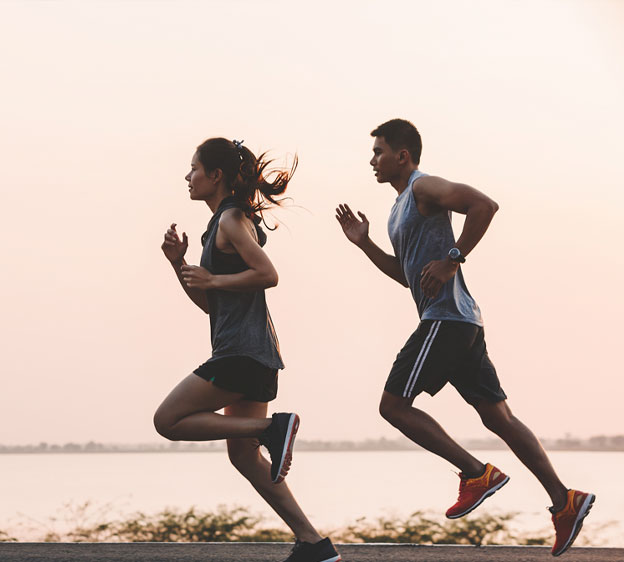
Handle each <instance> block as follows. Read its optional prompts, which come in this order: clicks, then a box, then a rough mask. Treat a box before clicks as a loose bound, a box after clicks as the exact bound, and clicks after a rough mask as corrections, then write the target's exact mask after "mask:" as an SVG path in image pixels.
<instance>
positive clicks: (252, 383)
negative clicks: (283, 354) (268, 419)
mask: <svg viewBox="0 0 624 562" xmlns="http://www.w3.org/2000/svg"><path fill="white" fill-rule="evenodd" d="M193 372H194V373H195V374H196V375H197V376H199V377H201V378H202V379H204V380H207V381H209V382H212V384H214V385H215V386H218V387H219V388H222V389H223V390H229V391H230V392H238V393H240V394H243V398H244V399H245V400H252V401H254V402H270V401H271V400H274V399H275V397H276V396H277V369H272V368H271V367H267V366H266V365H263V364H262V363H259V362H258V361H256V360H255V359H252V358H251V357H245V356H240V357H219V358H213V359H209V360H208V361H206V362H205V363H204V364H203V365H200V366H199V367H197V369H195V370H194V371H193Z"/></svg>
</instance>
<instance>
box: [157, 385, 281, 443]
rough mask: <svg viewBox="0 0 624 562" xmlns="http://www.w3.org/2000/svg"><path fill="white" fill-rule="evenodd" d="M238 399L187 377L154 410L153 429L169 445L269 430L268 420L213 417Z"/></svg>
mask: <svg viewBox="0 0 624 562" xmlns="http://www.w3.org/2000/svg"><path fill="white" fill-rule="evenodd" d="M242 396H243V395H242V394H239V393H237V392H230V391H228V390H223V389H221V388H218V387H217V386H215V385H214V384H212V383H211V382H208V381H206V380H204V379H202V378H201V377H198V376H197V375H195V374H192V375H189V376H188V377H186V378H185V379H183V380H182V381H181V382H180V384H178V385H177V386H176V387H175V388H174V389H173V390H172V391H171V392H170V393H169V395H168V396H167V397H166V398H165V400H164V401H163V403H162V404H161V405H160V406H159V407H158V410H156V413H155V414H154V426H155V427H156V430H157V431H158V433H160V434H161V435H162V436H163V437H166V438H167V439H171V440H172V441H212V440H215V439H227V438H228V437H258V436H259V435H260V434H261V433H262V432H263V431H264V430H265V429H266V428H267V427H268V426H269V424H270V423H271V420H270V419H266V418H260V417H257V416H256V417H246V416H231V415H230V416H224V415H221V414H217V413H215V412H216V411H217V410H221V409H222V408H224V407H225V406H228V405H229V404H233V403H234V402H237V401H238V400H240V399H241V398H242ZM265 413H266V412H265Z"/></svg>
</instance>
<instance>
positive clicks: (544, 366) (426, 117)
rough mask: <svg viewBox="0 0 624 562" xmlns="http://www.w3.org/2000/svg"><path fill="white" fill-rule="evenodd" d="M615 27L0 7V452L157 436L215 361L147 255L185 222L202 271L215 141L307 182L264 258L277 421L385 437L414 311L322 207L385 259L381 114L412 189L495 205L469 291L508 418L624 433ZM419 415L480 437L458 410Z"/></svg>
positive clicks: (370, 8)
mask: <svg viewBox="0 0 624 562" xmlns="http://www.w3.org/2000/svg"><path fill="white" fill-rule="evenodd" d="M623 23H624V4H623V3H621V2H618V1H617V0H615V1H607V0H604V1H599V0H592V1H589V0H587V1H574V0H571V1H543V0H540V1H527V2H515V1H506V0H495V1H494V0H493V1H476V2H462V1H459V0H458V1H442V2H438V1H436V2H433V1H428V2H426V1H414V0H410V1H404V2H399V1H385V2H370V1H368V2H366V1H362V0H359V1H345V2H308V3H305V4H304V3H298V2H292V1H290V2H269V1H266V2H252V1H219V2H218V1H214V2H209V1H206V2H190V1H176V2H165V1H159V2H152V1H134V2H133V1H130V2H114V1H110V2H89V1H83V2H27V1H26V2H25V1H19V2H10V1H9V2H7V1H2V2H0V75H1V76H2V88H1V89H0V100H1V103H0V123H1V127H0V155H1V157H2V161H1V164H0V188H1V195H0V196H1V200H0V204H1V206H2V210H3V220H2V222H1V228H2V234H3V240H4V244H5V246H4V251H3V260H2V261H3V275H2V291H1V298H2V319H3V321H2V328H1V330H2V334H1V341H2V348H3V351H2V354H1V356H0V357H1V363H0V369H1V377H2V390H1V392H0V443H3V444H11V443H27V442H30V443H37V442H39V441H48V442H66V441H70V440H73V441H87V440H90V439H93V440H97V441H106V442H108V441H118V442H137V441H157V440H159V439H160V438H159V437H158V436H157V435H156V433H155V431H154V429H153V426H152V414H153V411H154V409H155V408H156V407H157V405H158V404H159V403H160V401H161V400H162V398H163V397H164V396H165V395H166V394H167V393H168V391H169V390H170V389H171V388H172V387H173V386H174V385H175V384H176V383H177V382H178V381H179V380H180V379H181V378H182V377H184V376H186V375H187V374H188V373H190V372H191V371H192V370H193V369H194V368H195V367H196V366H197V365H199V364H200V363H202V362H203V361H205V360H206V359H207V358H208V357H209V356H210V333H209V322H208V317H207V316H205V315H204V314H203V313H202V312H201V311H200V310H199V309H197V308H195V307H194V306H193V305H192V303H191V302H190V301H189V300H188V299H187V298H186V296H185V295H184V294H183V293H182V290H181V289H180V288H179V286H178V283H177V280H176V279H175V277H174V275H173V272H172V270H171V268H170V267H169V265H168V263H167V262H166V260H165V258H164V257H163V255H162V252H161V250H160V244H161V240H162V235H163V233H164V230H165V229H166V228H167V226H168V225H169V224H170V223H171V222H177V223H178V225H179V228H180V229H181V230H184V231H186V232H187V233H188V234H189V237H190V240H191V247H190V249H189V253H188V260H189V261H190V262H191V263H197V261H198V259H199V255H200V251H201V247H200V243H199V238H200V235H201V233H202V232H203V230H204V228H205V225H206V223H207V221H208V220H209V218H210V212H209V209H208V208H207V207H206V206H205V205H204V204H202V203H199V202H192V201H190V200H189V197H188V192H187V187H186V182H185V181H184V175H185V174H186V173H187V171H188V167H189V162H190V159H191V156H192V154H193V151H194V148H195V146H197V144H199V143H200V142H201V141H203V140H204V139H205V138H208V137H211V136H221V135H223V136H226V137H228V138H236V139H244V140H245V144H246V145H247V146H248V147H250V148H251V149H252V150H254V151H256V152H261V151H263V150H267V149H271V150H272V154H274V156H275V157H277V158H278V163H282V162H283V157H284V156H285V155H289V157H292V155H293V154H294V153H295V152H296V153H297V154H298V156H299V159H300V166H299V169H298V170H297V172H296V175H295V178H294V180H293V183H292V184H291V186H290V187H289V195H290V196H292V198H293V202H292V204H290V206H289V207H288V208H286V209H282V210H278V211H276V212H275V213H274V215H275V217H276V219H277V220H279V221H280V222H281V223H282V224H281V226H280V227H279V228H278V230H277V231H276V232H274V233H272V234H270V236H269V243H268V245H267V247H266V249H267V252H268V253H269V255H270V257H271V259H272V260H273V262H274V264H275V265H276V267H277V269H278V271H279V273H280V284H279V285H278V287H276V288H274V289H271V290H270V291H269V292H268V301H269V306H270V309H271V312H272V315H273V319H274V321H275V324H276V327H277V330H278V334H279V337H280V342H281V346H282V352H283V355H284V359H285V362H286V364H287V369H286V370H285V371H284V372H283V374H282V375H281V378H280V393H279V397H278V399H277V400H276V401H275V402H274V403H273V405H272V406H271V408H272V409H274V410H278V411H280V410H281V411H283V410H286V411H289V410H294V411H297V412H299V413H300V414H301V416H302V426H301V432H300V437H301V438H302V439H306V438H307V439H338V438H349V439H364V438H368V437H380V436H386V437H395V436H397V433H396V430H394V429H393V428H392V427H390V426H389V425H388V424H387V423H386V422H384V421H383V420H382V419H381V418H380V417H379V415H378V413H377V406H378V401H379V397H380V394H381V391H382V388H383V385H384V382H385V380H386V376H387V373H388V371H389V369H390V366H391V364H392V361H393V360H394V357H395V355H396V353H397V352H398V350H399V349H400V348H401V347H402V345H403V343H404V341H405V340H406V339H407V337H408V336H409V335H410V334H411V332H412V331H413V330H414V329H415V328H416V326H417V323H418V316H417V313H416V307H415V305H414V303H413V301H412V300H411V297H410V293H409V291H408V290H407V289H403V288H402V287H400V286H399V285H398V284H396V283H394V282H393V281H391V280H390V279H389V278H386V277H384V276H383V275H382V274H381V273H379V272H378V271H377V270H376V269H375V268H374V266H372V264H370V263H369V262H368V260H367V259H366V258H365V256H364V255H363V254H362V253H361V252H359V250H357V248H355V247H354V246H353V245H351V244H350V243H348V242H347V241H346V239H345V238H344V237H343V235H342V232H341V230H340V228H339V225H338V224H337V223H336V221H335V219H334V212H333V209H334V208H335V206H336V204H337V203H340V202H348V203H350V204H351V205H352V207H353V208H355V209H359V210H362V211H364V212H365V213H366V214H367V216H368V217H369V219H370V221H371V223H372V226H371V233H372V237H373V239H374V240H376V241H377V242H378V243H379V244H380V245H382V246H383V247H385V248H387V249H389V248H390V244H389V241H388V237H387V233H386V219H387V215H388V211H389V209H390V207H391V205H392V203H393V201H394V198H395V195H396V194H395V192H394V190H393V189H392V188H391V187H390V186H389V185H388V184H384V185H378V184H377V183H376V181H375V178H374V176H373V174H372V173H371V169H370V166H369V164H368V161H369V159H370V157H371V147H372V139H371V137H370V136H369V132H370V131H371V130H372V129H373V128H374V127H375V126H377V125H378V124H380V123H381V122H383V121H385V120H387V119H390V118H393V117H404V118H407V119H410V120H411V121H413V122H414V123H415V124H416V126H417V127H418V128H419V130H420V132H421V134H422V136H423V142H424V151H423V158H422V162H421V169H422V170H424V171H426V172H428V173H431V174H435V175H441V176H444V177H446V178H448V179H452V180H458V181H463V182H465V183H469V184H471V185H473V186H474V187H476V188H478V189H481V190H483V191H485V192H486V193H487V194H488V195H490V196H491V197H492V198H494V199H495V200H496V201H497V202H498V203H499V204H500V207H501V210H500V211H499V213H498V215H497V216H496V217H495V219H494V222H493V224H492V226H491V228H490V230H489V231H488V233H487V235H486V237H485V238H484V240H483V241H482V242H481V243H480V244H479V246H478V247H477V248H476V250H475V251H474V252H473V253H472V254H471V255H470V259H469V260H468V262H467V263H466V265H465V267H464V275H465V277H466V280H467V283H468V286H469V288H470V290H471V292H472V294H473V295H474V296H475V297H476V299H477V301H478V302H479V304H480V306H481V309H482V311H483V316H484V319H485V323H486V338H487V341H488V347H489V352H490V355H491V357H492V359H493V361H494V362H495V364H496V366H497V368H498V371H499V376H500V378H501V381H502V384H503V388H504V389H505V391H506V392H507V394H508V396H509V403H510V406H511V407H512V409H513V410H514V411H515V413H516V414H517V415H518V416H519V417H520V418H521V419H523V420H524V421H525V422H526V423H527V424H528V425H529V426H531V427H532V428H533V429H534V431H535V432H536V433H537V434H538V435H542V436H548V437H557V436H562V435H564V434H565V433H566V432H570V433H573V434H576V435H580V436H590V435H596V434H617V433H624V416H622V408H621V396H622V392H623V391H624V382H623V380H622V376H623V375H624V372H623V369H622V361H621V358H620V353H621V351H622V344H621V337H622V328H621V326H622V318H623V317H624V304H623V298H622V286H623V285H624V258H623V252H622V250H621V247H620V246H621V238H622V237H621V232H622V229H621V224H622V220H621V216H620V213H621V208H622V205H623V203H624V195H623V189H622V188H623V177H624V174H623V173H622V168H621V166H622V161H623V158H624V148H623V147H624V143H623V142H622V131H623V130H624V110H623V109H622V100H623V99H624V69H623V65H622V61H623V60H624V58H623V57H624V40H623V39H622V34H621V29H622V24H623ZM456 224H457V223H456ZM416 405H420V407H422V408H424V409H425V410H427V411H429V412H430V413H431V414H432V415H434V416H435V417H437V418H438V420H439V421H440V422H441V423H442V424H443V425H444V426H445V427H446V428H447V429H448V430H449V432H450V433H451V434H452V435H454V436H456V437H460V438H461V437H480V436H485V435H486V434H487V432H486V431H485V430H484V429H482V428H481V426H480V425H479V423H478V420H477V416H476V415H475V414H474V413H473V411H472V409H471V408H470V407H469V406H467V405H465V404H464V403H463V402H462V400H461V399H460V398H459V397H458V396H457V395H456V393H455V392H454V390H453V389H452V388H451V387H449V388H446V389H445V390H444V391H442V392H441V393H440V394H439V395H438V396H437V397H436V398H435V399H433V400H432V399H430V398H428V397H422V398H419V399H417V401H416Z"/></svg>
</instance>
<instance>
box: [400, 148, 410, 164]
mask: <svg viewBox="0 0 624 562" xmlns="http://www.w3.org/2000/svg"><path fill="white" fill-rule="evenodd" d="M409 158H410V155H409V152H408V150H407V149H405V148H403V149H401V150H400V151H399V164H405V163H406V162H407V161H408V160H409Z"/></svg>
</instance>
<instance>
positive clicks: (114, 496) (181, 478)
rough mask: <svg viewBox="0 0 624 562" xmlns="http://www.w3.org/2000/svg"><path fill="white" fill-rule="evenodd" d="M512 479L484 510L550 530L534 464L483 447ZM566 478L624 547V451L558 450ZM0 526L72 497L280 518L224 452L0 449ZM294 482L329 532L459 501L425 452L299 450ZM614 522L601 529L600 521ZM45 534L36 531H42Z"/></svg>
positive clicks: (51, 512)
mask: <svg viewBox="0 0 624 562" xmlns="http://www.w3.org/2000/svg"><path fill="white" fill-rule="evenodd" d="M477 456H478V457H479V458H481V459H482V460H484V461H489V462H492V463H493V464H495V465H497V466H498V467H500V468H501V469H503V470H504V471H505V472H507V474H509V475H510V476H511V481H510V483H509V484H508V485H507V486H506V487H505V488H504V489H503V490H501V491H500V492H499V493H497V494H496V495H494V496H493V497H492V498H491V499H489V500H488V501H487V502H486V503H485V504H484V506H483V507H482V508H481V512H482V513H484V512H487V511H492V512H493V511H498V512H509V511H515V512H520V514H521V515H520V516H519V518H518V519H517V521H516V523H515V525H517V526H518V529H519V530H522V531H530V530H535V531H538V530H542V529H549V526H550V516H549V514H548V513H547V512H546V510H545V506H547V505H548V503H549V500H548V497H547V496H546V494H545V492H544V491H543V490H542V488H541V487H540V486H539V484H538V483H537V481H536V480H535V479H534V478H533V477H532V476H531V475H530V474H529V473H528V471H527V470H526V469H525V468H524V467H523V466H522V465H521V464H520V463H519V461H517V460H516V459H515V457H514V456H513V455H512V454H511V453H509V452H506V451H479V452H478V453H477ZM550 457H551V459H552V461H553V464H554V465H555V467H556V468H557V470H558V471H559V474H560V476H561V478H562V480H563V482H564V483H565V484H567V485H568V486H571V487H577V488H580V489H582V490H586V491H592V492H594V493H595V494H596V495H597V500H596V504H595V505H594V508H593V510H592V513H591V515H590V516H589V517H588V519H587V523H586V530H585V531H584V533H583V534H584V535H586V536H587V537H591V536H596V537H600V538H601V539H602V542H603V543H604V544H608V545H609V546H620V547H624V522H623V521H622V519H623V518H622V515H621V514H622V511H623V510H624V479H623V478H622V477H621V475H622V474H623V473H624V453H594V452H552V453H550ZM0 466H1V469H0V470H1V472H0V476H1V478H0V498H2V500H1V501H0V530H1V529H7V528H8V529H14V534H16V533H17V536H19V537H20V538H22V539H27V538H31V539H32V538H36V536H35V535H33V534H32V532H31V534H30V536H28V531H27V530H26V528H25V527H23V526H19V525H18V523H19V522H20V521H24V520H30V521H33V522H45V521H47V520H48V519H49V518H50V517H51V516H55V515H58V514H59V509H60V508H62V506H63V505H64V504H66V503H67V502H73V503H75V504H79V503H82V502H85V501H87V500H91V501H92V502H94V505H95V506H104V505H109V506H110V510H111V513H113V514H126V513H132V512H134V511H138V510H141V511H144V512H147V513H150V512H155V511H158V510H161V509H162V508H164V507H177V508H180V509H186V508H188V507H190V506H193V505H194V506H197V507H199V508H201V509H204V510H210V509H213V508H215V507H216V506H218V505H220V504H226V505H228V506H235V505H238V506H246V507H249V508H251V510H252V511H254V512H256V513H259V514H263V515H266V517H267V523H269V522H274V523H277V519H276V518H275V516H274V515H273V514H272V512H271V511H270V509H269V508H268V507H266V505H265V504H264V503H263V501H262V500H261V499H260V498H259V496H257V494H256V493H255V491H254V490H253V489H252V488H251V486H250V485H249V484H248V483H247V482H246V481H245V480H243V479H242V477H241V476H240V475H239V474H238V473H237V472H236V471H235V470H234V469H233V468H232V466H231V465H230V464H229V462H228V459H227V455H226V454H225V452H211V453H137V454H75V455H72V454H62V455H52V454H46V455H2V456H0ZM288 482H289V485H290V487H291V489H292V490H293V492H294V494H295V496H296V497H297V498H298V501H299V503H300V504H301V505H302V507H303V508H304V510H305V511H306V512H307V513H308V515H309V516H310V518H311V520H312V522H313V523H314V524H315V525H316V526H317V527H319V528H321V529H325V530H326V531H328V530H331V529H332V528H335V527H341V526H344V525H346V524H348V523H351V522H353V521H354V520H355V519H356V518H358V517H363V516H366V517H369V518H374V517H376V516H381V515H409V514H410V513H412V512H413V511H416V510H430V511H431V513H432V514H433V515H436V516H439V517H441V518H442V517H443V514H444V511H445V510H446V508H447V507H449V506H450V505H451V504H452V503H453V502H454V501H455V498H456V495H457V485H458V478H457V476H456V475H455V474H454V473H453V472H452V470H451V468H450V467H449V465H448V464H446V463H445V462H444V461H441V460H439V459H437V458H436V457H435V456H433V455H431V454H429V453H426V452H422V451H392V452H296V454H295V459H294V462H293V467H292V469H291V472H290V474H289V476H288ZM612 521H615V522H616V523H615V525H613V526H611V527H609V528H607V529H603V530H599V529H598V527H599V526H601V525H602V524H605V523H608V522H612ZM39 535H40V533H39Z"/></svg>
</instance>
